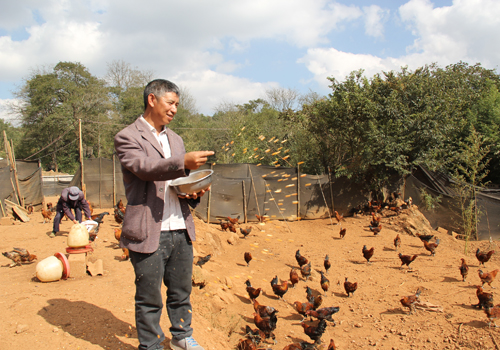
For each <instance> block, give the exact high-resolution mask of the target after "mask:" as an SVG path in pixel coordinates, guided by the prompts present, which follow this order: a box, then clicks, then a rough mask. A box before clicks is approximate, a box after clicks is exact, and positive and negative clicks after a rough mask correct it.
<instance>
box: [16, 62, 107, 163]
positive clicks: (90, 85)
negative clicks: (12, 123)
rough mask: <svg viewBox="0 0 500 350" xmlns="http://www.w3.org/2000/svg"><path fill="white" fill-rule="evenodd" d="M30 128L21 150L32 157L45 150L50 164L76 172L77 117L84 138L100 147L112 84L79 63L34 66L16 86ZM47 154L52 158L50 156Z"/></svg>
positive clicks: (95, 149)
mask: <svg viewBox="0 0 500 350" xmlns="http://www.w3.org/2000/svg"><path fill="white" fill-rule="evenodd" d="M17 97H18V98H19V99H21V100H22V101H23V104H22V105H21V108H20V113H21V115H22V125H23V127H24V128H25V130H26V132H25V134H24V137H23V142H22V147H21V148H20V152H19V153H20V154H22V156H23V157H29V156H31V155H32V154H34V153H36V152H38V151H40V150H42V149H43V150H42V151H41V152H39V153H38V154H37V155H36V158H42V162H43V164H44V166H45V167H46V168H50V169H53V170H56V171H59V170H62V171H67V172H74V171H75V170H76V168H77V166H78V161H79V152H78V142H77V141H78V139H79V132H78V131H79V120H80V119H81V120H82V143H83V145H84V146H85V148H86V149H92V150H93V152H92V155H90V154H88V156H95V155H96V154H94V152H98V150H99V149H100V147H99V142H100V138H101V128H100V127H99V123H102V122H104V121H106V120H107V111H108V110H109V107H110V104H109V96H108V90H107V89H106V88H105V82H104V81H103V80H101V79H98V78H96V77H94V76H93V75H92V74H90V72H89V71H88V70H87V69H86V68H85V67H84V66H83V65H82V64H80V63H73V62H60V63H58V64H57V65H56V66H55V67H54V68H53V69H52V70H51V71H49V72H34V73H33V74H32V75H31V76H30V77H29V78H28V79H27V80H26V82H25V84H24V85H23V86H22V87H21V89H20V90H19V91H18V92H17ZM47 157H48V159H49V160H48V161H47V160H46V159H47Z"/></svg>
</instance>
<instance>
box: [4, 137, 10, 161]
mask: <svg viewBox="0 0 500 350" xmlns="http://www.w3.org/2000/svg"><path fill="white" fill-rule="evenodd" d="M3 145H4V147H5V154H6V155H7V161H8V162H9V165H10V153H9V141H7V133H6V132H5V130H4V131H3Z"/></svg>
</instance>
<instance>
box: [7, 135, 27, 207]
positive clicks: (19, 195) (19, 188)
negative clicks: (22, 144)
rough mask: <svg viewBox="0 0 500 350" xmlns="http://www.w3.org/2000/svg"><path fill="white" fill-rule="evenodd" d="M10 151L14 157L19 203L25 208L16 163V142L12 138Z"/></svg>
mask: <svg viewBox="0 0 500 350" xmlns="http://www.w3.org/2000/svg"><path fill="white" fill-rule="evenodd" d="M10 152H11V157H12V164H13V165H14V166H13V169H14V178H15V179H16V188H17V196H18V197H19V204H20V205H21V207H23V208H24V197H23V196H22V194H21V187H20V186H19V179H18V178H17V164H16V154H15V152H14V144H13V143H12V140H10Z"/></svg>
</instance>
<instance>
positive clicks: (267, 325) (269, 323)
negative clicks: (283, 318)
mask: <svg viewBox="0 0 500 350" xmlns="http://www.w3.org/2000/svg"><path fill="white" fill-rule="evenodd" d="M276 312H277V311H276V310H275V311H274V312H273V313H271V315H269V317H265V318H262V317H260V315H259V314H257V313H254V314H253V321H254V323H255V325H256V326H257V328H258V329H260V330H261V331H262V332H264V335H265V339H267V338H272V339H273V342H274V344H275V345H276V336H275V335H274V333H273V331H274V330H275V329H276V323H277V321H278V318H277V317H276Z"/></svg>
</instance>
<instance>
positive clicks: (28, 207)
mask: <svg viewBox="0 0 500 350" xmlns="http://www.w3.org/2000/svg"><path fill="white" fill-rule="evenodd" d="M26 210H27V211H28V215H31V214H33V210H34V208H33V204H31V203H30V204H28V206H27V207H26Z"/></svg>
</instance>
